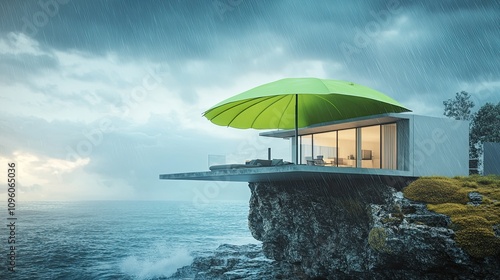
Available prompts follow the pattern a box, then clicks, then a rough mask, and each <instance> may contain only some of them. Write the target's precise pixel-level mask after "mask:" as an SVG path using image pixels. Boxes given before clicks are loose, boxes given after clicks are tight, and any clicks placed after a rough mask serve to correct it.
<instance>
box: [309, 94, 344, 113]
mask: <svg viewBox="0 0 500 280" xmlns="http://www.w3.org/2000/svg"><path fill="white" fill-rule="evenodd" d="M314 96H316V97H317V98H320V99H323V100H324V101H326V102H327V103H329V104H330V105H332V107H333V108H335V110H337V112H339V114H340V115H342V112H341V111H340V110H339V109H338V108H337V106H335V104H333V103H332V102H330V100H328V99H326V98H324V97H322V96H321V95H319V94H314Z"/></svg>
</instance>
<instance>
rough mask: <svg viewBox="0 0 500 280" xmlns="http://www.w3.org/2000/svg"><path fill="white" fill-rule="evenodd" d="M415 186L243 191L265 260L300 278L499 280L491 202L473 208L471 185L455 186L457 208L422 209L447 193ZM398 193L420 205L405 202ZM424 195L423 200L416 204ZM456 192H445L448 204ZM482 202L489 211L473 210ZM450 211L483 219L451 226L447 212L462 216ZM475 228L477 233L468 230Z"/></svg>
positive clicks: (307, 185)
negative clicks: (456, 187)
mask: <svg viewBox="0 0 500 280" xmlns="http://www.w3.org/2000/svg"><path fill="white" fill-rule="evenodd" d="M425 179H428V181H425ZM441 179H443V178H441ZM462 179H463V178H462ZM419 180H421V179H419ZM419 180H417V181H415V182H413V183H412V184H410V186H409V187H408V188H404V187H406V186H407V185H408V183H409V182H402V184H401V182H400V183H399V184H394V182H395V180H394V179H387V178H386V179H380V178H375V177H367V178H361V179H360V178H358V179H353V178H345V179H338V180H336V181H331V180H318V181H315V182H314V181H304V182H267V183H250V184H249V187H250V191H251V198H250V212H249V217H248V221H249V228H250V231H251V233H252V235H253V236H254V237H255V238H256V239H257V240H260V241H262V250H263V253H264V255H265V256H266V257H267V258H269V259H271V260H275V261H276V262H278V263H284V264H287V266H290V267H291V269H292V270H293V271H294V275H297V276H300V278H316V279H353V278H362V279H403V278H404V279H499V278H500V250H499V249H498V248H500V232H499V230H498V228H499V227H500V225H499V224H500V222H498V224H497V219H498V214H497V213H498V212H495V211H498V210H499V209H500V205H499V202H498V200H497V199H498V198H496V194H494V192H490V193H489V195H490V196H489V197H485V199H484V198H483V199H482V200H480V198H478V197H482V196H484V194H480V192H479V191H477V186H476V185H475V184H476V183H477V182H476V183H470V182H469V183H463V184H462V183H460V184H462V185H463V186H461V188H460V191H459V192H460V193H461V196H460V200H459V202H457V201H451V202H447V201H446V197H444V198H443V197H441V198H440V199H441V200H439V202H440V203H435V201H431V202H429V201H427V200H426V199H429V197H432V194H433V193H434V194H435V195H437V196H443V195H445V196H446V194H447V193H446V192H444V193H443V192H433V191H432V190H433V189H436V188H439V186H438V185H436V184H433V183H432V182H433V180H431V179H429V178H424V182H423V183H422V182H421V181H419ZM446 180H448V179H446ZM449 180H453V179H449ZM456 180H459V179H456ZM465 181H467V180H465V179H464V182H465ZM476 181H477V180H476ZM457 182H458V181H457ZM460 182H461V181H460ZM448 183H449V182H448ZM490 183H491V184H492V185H491V184H490V185H491V187H492V189H495V188H498V189H500V185H498V186H496V185H495V184H496V181H491V182H490ZM415 185H416V187H415ZM426 185H427V186H426ZM478 186H479V185H478ZM403 189H409V190H411V191H410V192H408V196H410V197H412V198H413V199H415V200H419V201H420V202H417V201H415V200H409V199H408V198H406V197H405V195H403V192H402V190H403ZM426 189H427V190H431V191H429V192H428V193H430V194H431V195H430V196H429V195H428V196H422V193H426V192H425V190H426ZM422 190H424V192H421V191H422ZM457 190H458V189H453V188H451V189H449V188H448V189H447V191H450V193H449V194H448V196H450V195H451V194H453V193H456V192H457ZM483 191H484V190H483ZM406 193H407V192H406V191H405V194H406ZM492 193H493V194H492ZM419 195H420V196H419ZM464 196H465V198H464ZM484 201H487V202H488V203H489V204H488V207H486V208H484V209H479V208H477V207H482V206H484V205H482V206H481V203H484ZM454 203H455V204H457V203H458V204H460V203H462V204H463V205H464V206H463V207H462V206H460V207H462V208H463V209H466V210H467V211H469V210H471V209H472V210H471V211H472V212H474V211H475V213H479V212H481V213H484V211H489V212H488V213H489V214H488V215H482V217H479V218H477V217H476V216H474V217H476V218H472V220H471V219H470V218H469V217H464V215H458V218H457V216H456V214H457V213H456V212H454V211H455V210H456V211H458V212H459V213H462V214H464V211H462V210H463V209H462V208H460V207H458V206H453V205H452V204H454ZM458 204H457V205H458ZM462 204H460V205H462ZM490 206H491V207H490ZM457 207H458V208H457ZM474 207H475V208H474ZM429 209H433V210H434V211H430V210H429ZM443 209H444V210H443ZM450 209H451V210H450ZM457 209H458V210H457ZM461 209H462V210H461ZM476 210H477V211H476ZM490 210H491V211H490ZM446 211H448V212H446ZM454 215H455V216H454ZM479 216H481V215H479ZM478 221H479V222H478ZM468 222H471V223H472V226H470V223H469V227H467V226H466V224H467V223H468ZM474 223H475V224H474ZM477 226H483V228H480V230H472V229H473V228H477ZM483 229H484V230H483ZM490 229H491V231H490ZM457 234H458V235H457ZM481 234H482V235H481ZM463 236H465V237H463ZM457 237H459V238H457ZM476 237H477V238H476ZM484 237H487V238H484ZM464 238H465V239H464ZM467 238H468V239H467ZM479 239H481V240H480V241H477V240H479ZM470 240H476V241H475V243H474V242H473V243H472V244H470V242H469V243H468V241H470ZM467 246H469V247H467ZM474 248H475V249H474ZM478 248H479V249H478ZM487 248H489V251H488V250H486V249H487ZM485 250H486V251H485Z"/></svg>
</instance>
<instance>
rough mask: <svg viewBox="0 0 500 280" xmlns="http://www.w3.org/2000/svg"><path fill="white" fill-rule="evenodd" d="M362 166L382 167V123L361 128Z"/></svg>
mask: <svg viewBox="0 0 500 280" xmlns="http://www.w3.org/2000/svg"><path fill="white" fill-rule="evenodd" d="M360 156H361V167H363V168H380V125H374V126H367V127H362V128H361V155H360Z"/></svg>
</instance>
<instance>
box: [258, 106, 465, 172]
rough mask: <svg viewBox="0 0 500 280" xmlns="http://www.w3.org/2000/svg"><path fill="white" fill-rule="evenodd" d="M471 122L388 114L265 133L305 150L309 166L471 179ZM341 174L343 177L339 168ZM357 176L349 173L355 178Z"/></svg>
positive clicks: (302, 161) (302, 152)
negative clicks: (469, 163)
mask: <svg viewBox="0 0 500 280" xmlns="http://www.w3.org/2000/svg"><path fill="white" fill-rule="evenodd" d="M468 128H469V123H468V122H467V121H457V120H452V119H447V118H435V117H427V116H419V115H413V114H406V113H404V114H383V115H376V116H369V117H363V118H356V119H350V120H344V121H336V122H331V123H323V124H320V125H315V126H311V127H308V128H303V129H300V130H299V139H298V142H297V141H295V137H294V131H293V130H281V131H269V132H264V133H261V134H260V135H261V136H265V137H278V138H284V139H290V141H291V148H292V151H295V145H297V144H298V145H299V159H295V153H293V152H292V155H293V158H292V159H293V161H294V162H298V163H300V164H306V165H320V166H327V167H334V168H335V169H337V168H355V169H360V170H358V171H359V172H361V173H362V172H363V170H367V169H371V172H370V173H372V172H375V173H377V172H376V170H380V171H381V172H382V173H383V174H391V170H393V171H394V174H398V175H401V174H404V175H406V176H412V177H420V176H431V175H441V176H458V175H464V176H465V175H468V168H469V166H468V160H469V144H468V142H469V138H468V137H469V133H468ZM337 172H342V171H341V170H340V169H337ZM350 172H351V171H349V173H350Z"/></svg>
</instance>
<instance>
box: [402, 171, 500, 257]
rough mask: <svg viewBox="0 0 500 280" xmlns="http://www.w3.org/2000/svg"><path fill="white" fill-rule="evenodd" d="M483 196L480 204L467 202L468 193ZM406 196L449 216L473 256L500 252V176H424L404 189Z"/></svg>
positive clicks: (458, 239)
mask: <svg viewBox="0 0 500 280" xmlns="http://www.w3.org/2000/svg"><path fill="white" fill-rule="evenodd" d="M470 192H477V193H479V194H481V196H482V203H481V204H480V205H478V206H474V205H468V204H467V202H469V198H468V193H470ZM403 193H404V195H405V197H407V198H409V199H411V200H415V201H421V202H424V203H427V208H428V209H429V210H431V211H434V212H437V213H441V214H445V215H448V216H449V217H450V218H451V221H452V225H451V227H452V228H453V229H454V230H455V231H456V236H455V241H456V242H457V243H458V244H459V245H460V246H461V247H462V248H463V249H464V250H465V251H466V252H467V253H469V254H470V255H471V256H473V257H476V258H484V257H487V256H493V255H497V254H500V238H499V237H497V236H495V233H494V231H493V226H495V225H499V224H500V176H478V175H473V176H469V177H463V176H459V177H454V178H447V177H422V178H420V179H418V180H416V181H414V182H413V183H411V184H410V185H409V186H408V187H406V188H405V189H404V190H403Z"/></svg>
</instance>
